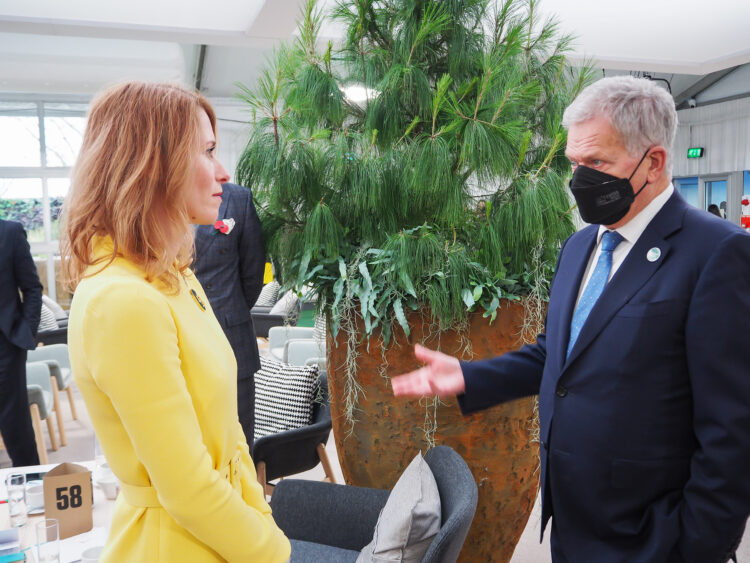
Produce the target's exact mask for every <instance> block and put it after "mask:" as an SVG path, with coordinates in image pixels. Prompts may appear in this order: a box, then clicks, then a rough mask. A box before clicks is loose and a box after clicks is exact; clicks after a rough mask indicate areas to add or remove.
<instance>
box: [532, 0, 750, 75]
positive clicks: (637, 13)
mask: <svg viewBox="0 0 750 563" xmlns="http://www.w3.org/2000/svg"><path fill="white" fill-rule="evenodd" d="M541 6H542V9H543V10H544V11H545V12H547V13H549V14H554V15H556V16H557V19H558V20H559V22H560V28H561V29H562V30H563V31H566V32H568V33H572V34H573V35H575V36H576V37H578V39H577V41H576V44H575V46H574V48H575V55H576V56H577V57H582V56H586V57H589V58H595V59H596V60H597V61H598V62H599V63H600V64H601V66H604V67H607V68H619V69H627V70H634V69H638V70H646V71H659V72H677V73H683V74H708V73H710V72H714V71H716V70H721V69H723V68H727V67H730V66H736V65H740V64H744V63H747V62H750V34H749V33H748V27H747V24H748V22H750V2H749V1H748V0H709V1H706V0H630V1H613V0H542V4H541Z"/></svg>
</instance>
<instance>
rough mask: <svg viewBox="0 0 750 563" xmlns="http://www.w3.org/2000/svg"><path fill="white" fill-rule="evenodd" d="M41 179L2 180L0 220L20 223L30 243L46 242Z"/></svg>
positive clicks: (0, 184)
mask: <svg viewBox="0 0 750 563" xmlns="http://www.w3.org/2000/svg"><path fill="white" fill-rule="evenodd" d="M42 217H43V215H42V179H41V178H0V218H2V219H6V220H9V221H18V222H19V223H21V224H22V225H23V226H24V228H25V229H26V234H27V236H28V238H29V242H44V219H43V218H42Z"/></svg>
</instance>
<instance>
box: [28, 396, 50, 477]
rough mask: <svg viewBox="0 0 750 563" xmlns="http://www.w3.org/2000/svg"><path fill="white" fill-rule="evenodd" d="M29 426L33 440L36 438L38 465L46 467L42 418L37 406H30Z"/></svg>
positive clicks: (47, 461)
mask: <svg viewBox="0 0 750 563" xmlns="http://www.w3.org/2000/svg"><path fill="white" fill-rule="evenodd" d="M29 408H30V409H31V425H32V426H33V427H34V438H36V451H37V453H38V454H39V463H41V464H42V465H47V464H48V463H49V460H48V459H47V448H46V447H45V446H44V437H43V436H42V417H41V415H40V414H39V405H35V404H34V405H31V406H30V407H29Z"/></svg>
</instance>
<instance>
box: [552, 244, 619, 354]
mask: <svg viewBox="0 0 750 563" xmlns="http://www.w3.org/2000/svg"><path fill="white" fill-rule="evenodd" d="M622 241H623V238H622V235H621V234H620V233H618V232H617V231H607V232H605V233H604V234H603V235H602V251H601V253H600V254H599V260H597V262H596V268H594V273H593V274H591V278H590V279H589V283H588V284H587V285H586V288H585V289H584V290H583V295H581V300H580V301H579V302H578V306H577V307H576V310H575V313H573V320H572V321H571V322H570V341H569V342H568V353H567V354H566V356H565V357H566V358H567V357H568V356H569V355H570V351H571V350H572V349H573V345H574V344H575V343H576V340H577V339H578V333H580V332H581V328H582V327H583V323H585V322H586V319H587V318H588V316H589V313H590V312H591V309H593V308H594V305H595V304H596V301H597V300H598V299H599V296H600V295H601V294H602V292H603V291H604V287H605V286H606V285H607V280H608V279H609V272H610V270H612V252H613V251H614V250H615V248H617V245H618V244H620V243H621V242H622Z"/></svg>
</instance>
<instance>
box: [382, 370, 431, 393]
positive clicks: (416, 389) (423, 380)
mask: <svg viewBox="0 0 750 563" xmlns="http://www.w3.org/2000/svg"><path fill="white" fill-rule="evenodd" d="M428 369H429V368H426V367H424V368H420V369H418V370H415V371H411V372H409V373H406V374H404V375H399V376H396V377H394V378H392V379H391V386H392V387H393V394H394V395H395V396H396V397H421V396H422V395H429V394H431V388H430V382H429V376H428V373H427V372H428Z"/></svg>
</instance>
